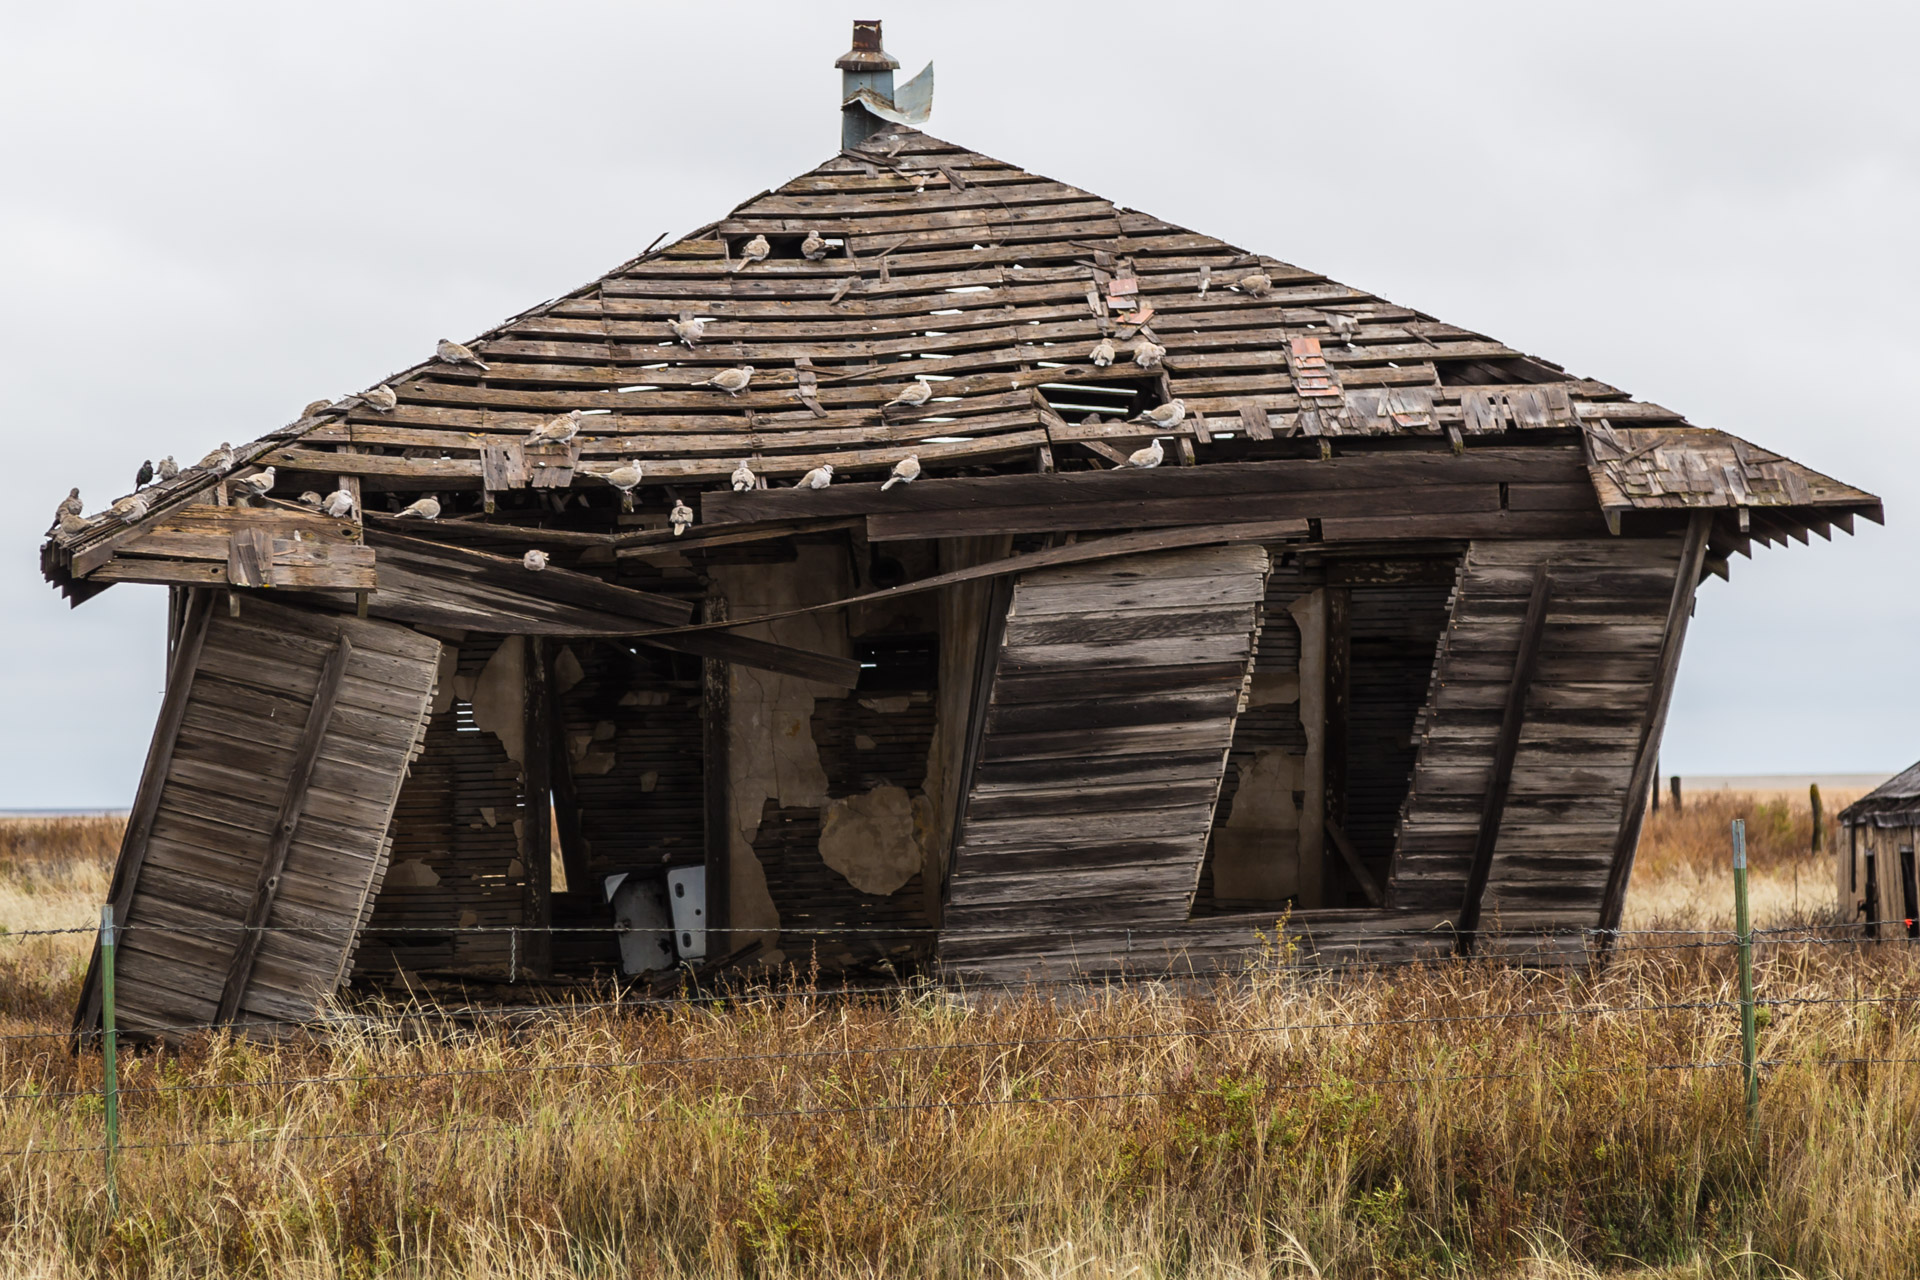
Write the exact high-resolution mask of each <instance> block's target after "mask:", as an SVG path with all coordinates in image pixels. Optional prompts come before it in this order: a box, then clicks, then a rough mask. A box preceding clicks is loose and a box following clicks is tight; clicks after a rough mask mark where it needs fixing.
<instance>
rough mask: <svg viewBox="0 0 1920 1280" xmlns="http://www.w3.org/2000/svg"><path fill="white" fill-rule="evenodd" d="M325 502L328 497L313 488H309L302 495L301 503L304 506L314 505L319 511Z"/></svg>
mask: <svg viewBox="0 0 1920 1280" xmlns="http://www.w3.org/2000/svg"><path fill="white" fill-rule="evenodd" d="M325 502H326V499H325V498H323V497H321V496H320V494H319V493H318V492H317V491H316V490H313V489H309V490H307V491H306V492H305V493H303V494H301V495H300V505H301V506H303V507H312V508H313V509H314V510H315V511H318V510H319V509H320V507H321V505H322V504H323V503H325Z"/></svg>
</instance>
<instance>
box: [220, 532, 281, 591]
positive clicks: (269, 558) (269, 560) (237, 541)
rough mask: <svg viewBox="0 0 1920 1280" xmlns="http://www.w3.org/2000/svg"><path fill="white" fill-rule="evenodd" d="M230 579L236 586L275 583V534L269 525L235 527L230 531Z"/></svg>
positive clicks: (228, 552) (228, 576) (259, 585)
mask: <svg viewBox="0 0 1920 1280" xmlns="http://www.w3.org/2000/svg"><path fill="white" fill-rule="evenodd" d="M227 581H228V582H230V583H232V584H233V585H234V586H236V587H270V586H272V585H273V536H272V535H271V534H269V533H268V532H267V531H266V530H265V529H258V528H254V529H235V530H234V531H233V533H232V534H231V535H230V537H229V538H228V542H227Z"/></svg>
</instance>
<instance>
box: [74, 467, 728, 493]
mask: <svg viewBox="0 0 1920 1280" xmlns="http://www.w3.org/2000/svg"><path fill="white" fill-rule="evenodd" d="M757 483H758V481H757V480H756V479H755V477H754V474H753V468H752V467H750V466H748V465H747V464H746V463H745V462H742V463H741V464H740V465H739V466H737V467H735V468H734V469H733V491H734V492H735V493H745V492H746V491H747V490H749V489H751V488H753V487H754V485H755V484H757ZM74 492H75V493H78V492H80V491H79V490H78V489H75V490H74Z"/></svg>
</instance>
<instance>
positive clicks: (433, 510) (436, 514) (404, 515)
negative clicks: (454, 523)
mask: <svg viewBox="0 0 1920 1280" xmlns="http://www.w3.org/2000/svg"><path fill="white" fill-rule="evenodd" d="M394 516H395V518H396V519H400V520H438V519H439V518H440V499H438V498H436V497H434V496H433V495H432V494H428V495H427V496H426V497H424V498H420V499H417V500H416V501H413V502H410V503H408V504H407V505H406V506H404V507H402V508H400V510H399V511H397V512H395V513H394Z"/></svg>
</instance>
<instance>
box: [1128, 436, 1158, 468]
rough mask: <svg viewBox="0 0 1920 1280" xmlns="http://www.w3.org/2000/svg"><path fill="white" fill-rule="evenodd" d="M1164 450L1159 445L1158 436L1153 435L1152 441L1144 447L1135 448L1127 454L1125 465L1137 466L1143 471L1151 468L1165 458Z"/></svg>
mask: <svg viewBox="0 0 1920 1280" xmlns="http://www.w3.org/2000/svg"><path fill="white" fill-rule="evenodd" d="M1166 456H1167V453H1166V450H1164V449H1162V448H1161V447H1160V437H1159V436H1155V437H1154V438H1153V441H1152V443H1150V444H1149V445H1147V447H1146V448H1144V449H1135V450H1134V451H1133V452H1132V453H1130V454H1128V455H1127V465H1128V466H1130V467H1139V468H1140V469H1141V470H1143V471H1147V470H1151V469H1152V468H1154V467H1157V466H1159V465H1160V464H1161V463H1162V462H1163V461H1165V460H1166Z"/></svg>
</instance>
